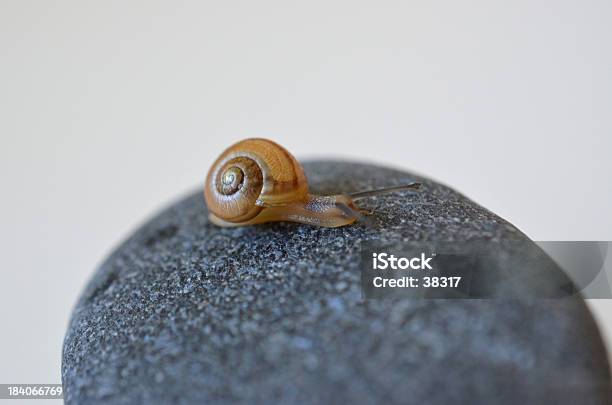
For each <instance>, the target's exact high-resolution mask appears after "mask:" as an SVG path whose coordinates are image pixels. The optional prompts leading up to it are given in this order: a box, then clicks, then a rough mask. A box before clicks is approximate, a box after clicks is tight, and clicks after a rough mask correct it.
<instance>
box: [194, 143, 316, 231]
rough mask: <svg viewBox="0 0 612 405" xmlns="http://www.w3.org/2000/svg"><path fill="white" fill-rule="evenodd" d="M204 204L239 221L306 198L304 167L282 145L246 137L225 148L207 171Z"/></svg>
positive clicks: (228, 219) (220, 216) (221, 216)
mask: <svg viewBox="0 0 612 405" xmlns="http://www.w3.org/2000/svg"><path fill="white" fill-rule="evenodd" d="M204 190H205V191H204V195H205V198H206V204H207V205H208V209H209V210H210V212H211V213H212V214H213V215H214V216H215V217H216V218H215V219H220V220H222V221H225V222H229V223H236V224H241V223H244V222H247V221H249V220H252V219H253V218H254V217H256V216H257V215H258V214H259V213H260V212H261V211H262V210H263V209H264V208H266V207H275V206H286V205H289V204H292V203H299V202H303V201H306V200H307V199H308V183H307V181H306V176H305V175H304V169H303V168H302V166H301V165H300V164H299V163H298V161H297V160H296V159H295V158H294V157H293V156H292V155H291V154H290V153H289V152H288V151H287V150H286V149H285V148H283V147H282V146H280V145H278V144H277V143H275V142H272V141H270V140H267V139H246V140H243V141H240V142H238V143H236V144H234V145H232V146H230V147H229V148H227V149H226V150H225V151H224V152H223V153H222V154H221V156H219V158H218V159H217V160H216V161H215V163H214V164H213V165H212V168H211V169H210V171H209V172H208V177H207V179H206V185H205V189H204Z"/></svg>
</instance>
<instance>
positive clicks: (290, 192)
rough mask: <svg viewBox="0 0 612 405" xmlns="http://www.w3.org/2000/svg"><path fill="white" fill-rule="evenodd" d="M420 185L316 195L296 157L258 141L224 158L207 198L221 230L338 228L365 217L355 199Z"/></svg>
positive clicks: (247, 141) (215, 167) (215, 169)
mask: <svg viewBox="0 0 612 405" xmlns="http://www.w3.org/2000/svg"><path fill="white" fill-rule="evenodd" d="M419 185H420V184H419V183H412V184H408V185H405V186H398V187H391V188H386V189H380V190H373V191H366V192H360V193H355V194H351V195H347V194H338V195H331V196H316V195H312V194H309V193H308V183H307V181H306V176H305V175H304V169H303V168H302V166H301V165H300V164H299V163H298V161H297V160H296V159H295V158H294V157H293V155H291V153H289V152H288V151H287V150H286V149H285V148H283V147H282V146H280V145H278V144H277V143H275V142H272V141H270V140H267V139H260V138H253V139H245V140H243V141H240V142H238V143H236V144H234V145H232V146H230V147H229V148H227V149H226V150H225V151H224V152H223V153H222V154H221V156H219V158H218V159H217V160H216V161H215V163H214V164H213V165H212V167H211V169H210V171H209V172H208V176H207V177H206V184H205V186H204V198H205V200H206V204H207V205H208V210H209V218H210V220H211V222H213V223H214V224H216V225H219V226H242V225H251V224H259V223H263V222H273V221H291V222H300V223H304V224H311V225H317V226H325V227H338V226H343V225H348V224H351V223H353V222H355V221H356V220H357V218H358V217H359V216H360V211H361V210H360V209H359V208H357V207H356V206H355V203H354V201H353V200H354V199H358V198H365V197H371V196H374V195H378V194H381V193H385V192H389V191H397V190H400V189H401V190H403V189H406V188H418V186H419Z"/></svg>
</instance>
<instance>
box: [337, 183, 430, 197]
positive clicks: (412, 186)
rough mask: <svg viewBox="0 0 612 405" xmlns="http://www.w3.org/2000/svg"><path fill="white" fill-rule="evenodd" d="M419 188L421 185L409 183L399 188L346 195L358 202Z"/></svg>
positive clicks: (386, 188)
mask: <svg viewBox="0 0 612 405" xmlns="http://www.w3.org/2000/svg"><path fill="white" fill-rule="evenodd" d="M420 187H421V183H409V184H404V185H401V186H394V187H385V188H379V189H376V190H367V191H358V192H356V193H349V194H347V195H348V196H349V197H351V198H352V199H353V200H359V199H361V198H366V197H374V196H377V195H381V194H387V193H393V192H395V191H402V190H418V189H419V188H420Z"/></svg>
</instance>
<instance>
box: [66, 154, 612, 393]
mask: <svg viewBox="0 0 612 405" xmlns="http://www.w3.org/2000/svg"><path fill="white" fill-rule="evenodd" d="M305 169H306V172H307V175H308V178H309V183H310V185H311V189H312V190H313V191H316V192H320V193H335V192H338V191H347V192H349V191H357V190H363V189H371V188H377V187H381V186H390V185H397V184H402V183H406V182H409V181H414V180H420V181H423V182H424V186H423V188H422V191H420V192H418V193H415V192H402V193H399V194H389V195H384V196H379V197H376V198H370V199H367V200H363V201H362V202H360V205H362V206H364V207H365V208H368V209H372V210H373V211H374V214H373V215H372V216H369V217H366V218H364V220H363V221H360V222H359V223H357V224H355V225H352V226H348V227H343V228H336V229H325V228H316V227H311V226H307V225H299V224H291V223H277V224H264V225H261V226H252V227H243V228H234V229H221V228H217V227H215V226H213V225H212V224H210V223H209V222H208V219H207V212H206V208H205V205H204V202H203V197H202V193H201V191H200V190H197V191H196V192H195V193H194V194H193V195H191V196H189V197H187V198H185V199H183V200H182V201H179V202H178V203H176V204H174V205H172V206H170V207H169V208H167V209H166V210H165V211H163V212H162V213H161V214H160V215H158V216H157V217H155V218H153V219H152V220H151V221H149V222H148V223H147V224H145V225H144V226H143V227H142V228H140V229H139V230H138V231H136V232H135V233H134V235H133V236H131V237H130V238H129V239H128V240H127V241H125V242H124V243H123V244H122V245H121V246H120V247H119V248H118V249H117V250H116V251H115V252H114V253H113V254H112V255H111V256H110V257H109V258H108V259H107V260H106V261H105V262H104V263H103V265H102V266H101V267H100V268H99V269H98V271H97V272H96V273H95V275H94V276H93V278H92V280H91V281H90V283H89V285H88V286H87V288H86V290H85V291H84V293H83V294H82V297H81V298H80V300H79V301H78V303H77V305H76V308H75V310H74V313H73V316H72V319H71V322H70V325H69V328H68V331H67V334H66V338H65V342H64V350H63V363H62V379H63V384H64V387H65V400H66V403H68V404H98V403H104V404H109V403H111V404H132V403H147V404H152V403H261V404H271V403H287V404H292V403H316V404H321V403H330V404H343V403H346V404H348V403H356V404H357V403H364V404H372V403H411V404H423V403H427V404H517V403H519V404H542V403H555V404H577V403H580V404H607V403H609V402H610V372H609V366H608V362H607V357H606V351H605V348H604V346H603V343H602V340H601V338H600V334H599V331H598V329H597V326H596V325H595V323H594V321H593V318H592V316H591V315H590V313H589V311H588V309H587V308H586V306H585V304H584V302H583V301H582V300H581V299H580V298H572V299H552V300H530V299H522V300H427V299H399V300H364V299H363V298H362V297H361V292H360V272H359V265H358V260H359V254H360V244H361V242H363V241H376V242H381V243H385V242H389V243H393V242H396V241H400V240H446V241H462V240H474V239H482V240H497V241H504V240H527V238H526V237H525V236H524V235H523V234H522V233H521V232H520V231H519V230H517V229H516V228H515V227H514V226H512V225H511V224H509V223H508V222H506V221H504V220H502V219H500V218H499V217H497V216H496V215H494V214H492V213H491V212H489V211H487V210H486V209H484V208H482V207H480V206H478V205H476V204H475V203H473V202H472V201H470V200H468V199H466V198H465V197H463V196H462V195H460V194H458V193H457V192H455V191H453V190H451V189H449V188H447V187H445V186H442V185H440V184H437V183H435V182H432V181H429V180H427V179H421V178H418V177H417V176H414V175H412V174H408V173H403V172H399V171H395V170H390V169H384V168H380V167H374V166H368V165H361V164H353V163H342V162H309V163H307V164H305Z"/></svg>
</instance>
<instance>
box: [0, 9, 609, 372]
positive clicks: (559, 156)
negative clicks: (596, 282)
mask: <svg viewBox="0 0 612 405" xmlns="http://www.w3.org/2000/svg"><path fill="white" fill-rule="evenodd" d="M610 21H612V2H610V1H609V0H602V1H586V0H573V1H563V0H556V1H552V0H551V1H537V0H529V1H517V0H513V1H491V0H483V1H453V0H448V1H431V0H423V1H376V2H374V1H371V2H361V1H356V0H351V1H346V2H339V1H329V0H326V1H322V0H321V1H319V0H316V1H307V2H306V1H302V2H293V1H277V2H273V1H261V0H260V1H224V2H212V1H194V2H181V1H166V2H156V1H142V2H134V1H114V2H113V1H104V2H93V1H91V2H89V1H24V0H16V1H6V0H0V184H1V186H2V192H1V194H0V195H1V200H0V201H1V209H0V226H1V227H0V253H1V257H0V258H1V262H0V263H1V265H2V267H1V269H2V270H1V271H2V278H1V280H0V322H1V323H0V325H2V326H0V329H1V342H0V343H1V344H0V382H1V383H58V382H59V381H60V357H61V345H62V339H63V335H64V331H65V329H66V326H67V322H68V319H69V315H70V312H71V309H72V306H73V305H74V303H75V301H76V299H77V297H78V294H79V292H80V291H81V289H82V288H83V286H84V284H85V283H86V281H87V280H88V278H89V277H90V276H91V274H92V272H93V270H94V269H95V268H96V266H97V265H98V264H99V263H100V262H101V260H102V259H103V258H104V257H105V256H106V255H107V254H108V253H109V252H110V251H111V249H112V248H113V247H114V246H116V245H117V244H118V243H120V241H121V240H122V239H123V238H125V237H126V236H127V235H128V234H129V233H130V231H132V230H133V229H135V227H136V226H138V225H139V224H141V223H142V222H143V221H145V220H146V219H147V218H148V217H149V216H151V215H152V214H153V213H155V212H156V211H157V210H159V209H161V208H163V207H164V206H166V205H167V204H169V203H171V202H172V201H174V200H176V199H177V198H179V197H180V196H181V195H184V193H186V192H188V191H191V190H193V189H194V188H195V187H200V186H201V185H202V182H203V180H204V176H205V174H206V171H207V170H208V167H209V165H210V164H211V162H212V160H213V159H214V158H215V157H216V155H217V154H218V153H219V152H220V151H221V150H222V149H223V148H225V147H226V146H228V145H229V144H230V143H232V142H234V141H236V140H238V139H240V138H244V137H251V136H264V137H269V138H273V139H275V140H277V141H278V142H280V143H281V144H283V145H285V146H286V147H287V148H288V149H289V150H290V151H292V152H293V153H294V154H296V155H297V156H298V157H300V158H304V157H312V156H317V157H319V156H321V157H323V156H324V157H342V158H351V159H357V160H365V161H371V162H378V163H382V164H388V165H392V166H395V167H399V168H404V169H408V170H415V171H417V172H420V173H423V174H426V175H428V176H431V177H433V178H434V179H437V180H440V181H442V182H444V183H446V184H449V185H451V186H453V187H455V188H456V189H458V190H459V191H461V192H463V193H465V194H466V195H467V196H469V197H471V198H473V199H474V200H475V201H477V202H478V203H480V204H482V205H484V206H485V207H487V208H489V209H491V210H492V211H494V212H495V213H497V214H499V215H501V216H502V217H504V218H506V219H508V220H509V221H511V222H512V223H514V224H515V225H516V226H518V227H519V228H520V229H522V230H523V231H524V232H526V233H527V234H528V235H529V236H530V237H531V238H532V239H536V240H612V215H611V214H610V207H611V203H612V186H611V185H610V174H611V173H612V165H611V163H610V152H611V151H612V114H611V112H612V78H611V77H612V75H611V73H612V29H611V24H610ZM591 304H592V305H593V306H594V308H595V309H596V314H597V316H598V318H599V319H600V321H601V322H602V323H601V325H602V327H603V328H604V330H607V331H610V330H612V328H611V326H612V313H611V312H612V311H611V307H610V304H609V302H607V301H597V302H591Z"/></svg>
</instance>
